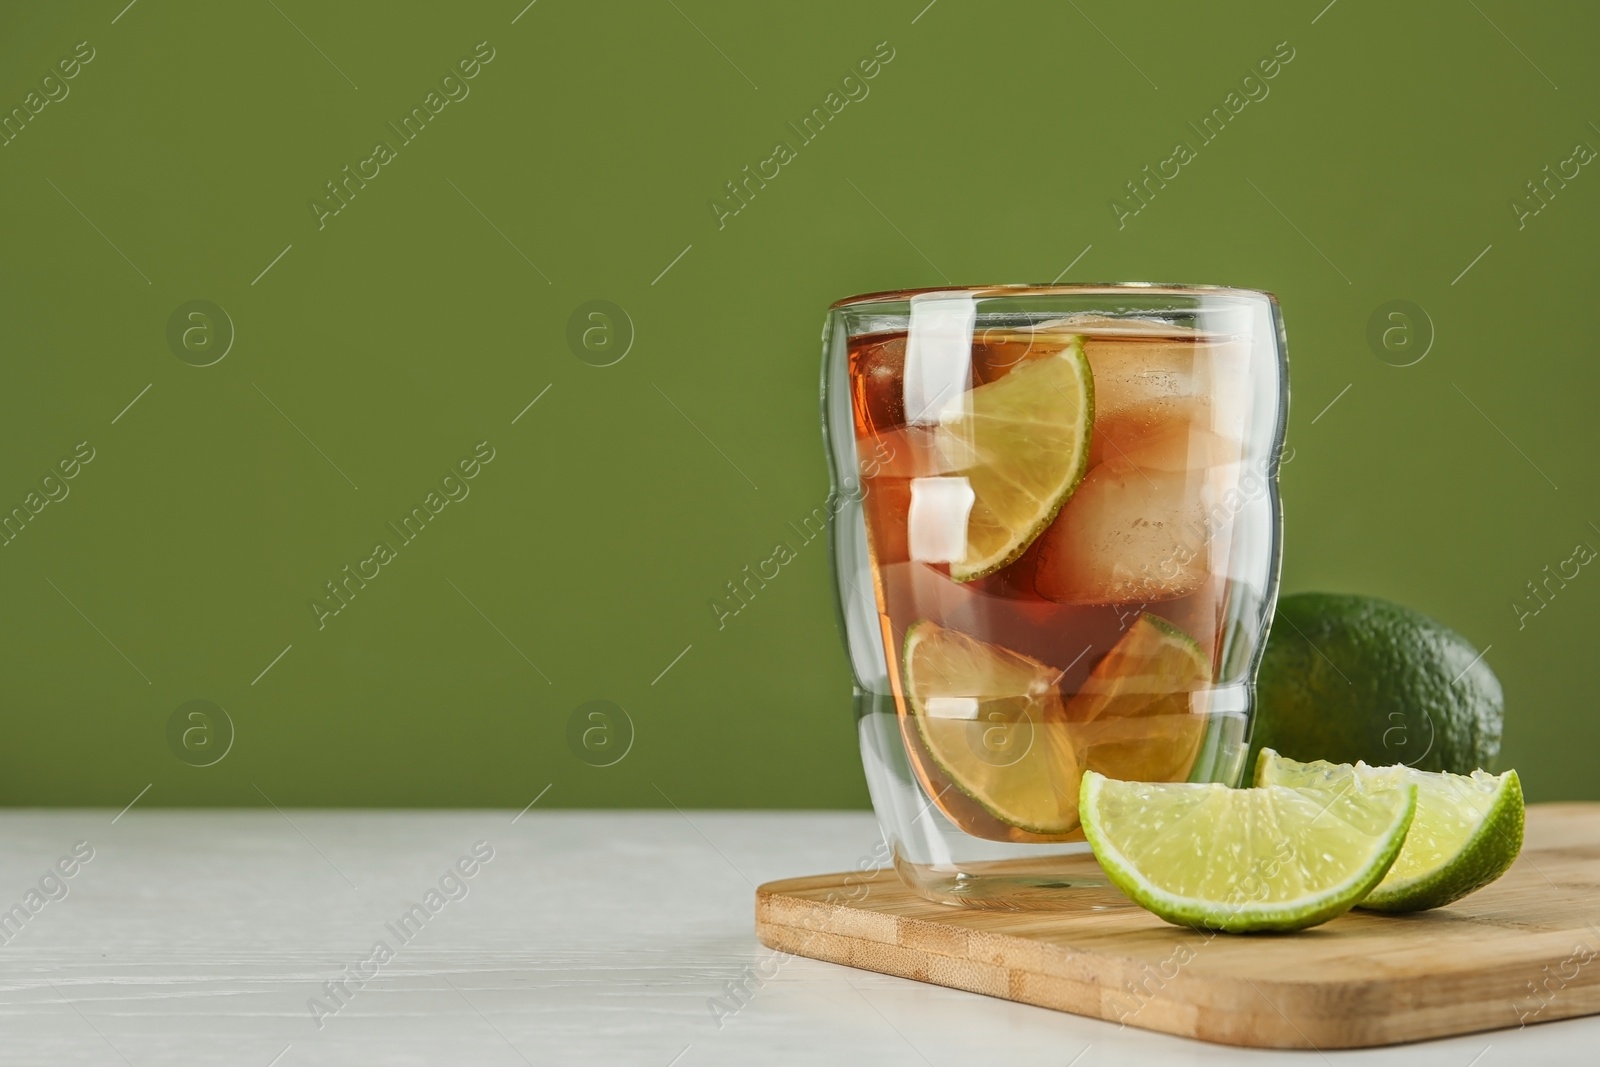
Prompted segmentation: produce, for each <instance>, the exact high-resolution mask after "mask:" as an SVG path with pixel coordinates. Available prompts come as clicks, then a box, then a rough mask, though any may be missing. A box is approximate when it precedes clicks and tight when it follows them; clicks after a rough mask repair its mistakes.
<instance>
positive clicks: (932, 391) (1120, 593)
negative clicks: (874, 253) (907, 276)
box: [823, 284, 1288, 907]
mask: <svg viewBox="0 0 1600 1067" xmlns="http://www.w3.org/2000/svg"><path fill="white" fill-rule="evenodd" d="M1287 397H1288V394H1287V365H1286V362H1285V355H1284V343H1283V329H1282V324H1281V321H1280V319H1279V315H1278V308H1277V304H1276V302H1275V301H1274V300H1273V298H1272V297H1271V296H1270V295H1269V294H1266V293H1259V292H1253V291H1249V290H1240V289H1226V288H1212V287H1201V286H1170V285H1148V284H1121V285H1070V286H1039V287H1029V286H995V287H987V288H974V289H939V290H926V291H917V292H898V293H881V294H872V295H868V296H860V297H852V298H850V299H848V300H842V301H840V302H839V303H837V304H835V305H834V306H833V308H832V309H831V310H830V312H829V316H828V324H827V330H826V334H825V338H824V368H823V414H824V422H825V438H826V442H827V446H828V451H829V454H830V459H831V463H832V470H833V479H834V488H835V491H836V493H837V494H838V500H839V505H838V506H837V510H836V513H835V514H836V517H835V519H834V525H833V531H832V545H833V552H834V569H835V574H836V577H837V584H838V593H839V602H840V606H841V609H842V614H843V621H844V630H845V634H846V639H847V643H848V646H849V652H850V659H851V663H852V666H853V669H854V672H855V679H856V688H855V704H856V716H857V725H858V729H859V733H860V740H861V755H862V762H863V764H864V765H865V769H866V773H867V781H868V785H869V788H870V790H871V794H872V802H873V807H874V808H875V809H876V811H877V815H878V819H879V821H880V823H881V824H882V826H883V830H884V833H885V836H886V837H887V839H888V841H889V844H890V846H891V847H892V849H893V855H894V860H895V865H896V867H897V868H898V870H899V871H900V874H901V875H902V877H904V878H905V880H906V881H907V883H908V884H910V885H911V886H912V887H913V888H915V889H917V890H918V891H920V892H921V893H923V894H924V895H926V896H928V897H931V898H933V899H936V900H942V901H946V902H950V903H963V904H971V905H977V906H988V907H1040V906H1044V907H1048V906H1052V905H1058V904H1062V903H1065V902H1066V901H1067V900H1069V899H1070V892H1068V890H1070V888H1071V886H1072V885H1073V884H1074V880H1073V878H1072V876H1071V872H1072V871H1073V870H1075V869H1076V870H1081V869H1082V868H1081V865H1078V866H1074V865H1072V864H1070V863H1068V862H1065V861H1064V858H1065V857H1068V856H1070V855H1072V854H1073V853H1078V852H1082V851H1084V850H1086V849H1087V847H1088V846H1087V845H1086V844H1085V843H1084V840H1083V834H1082V831H1081V830H1080V828H1079V824H1078V811H1077V807H1078V795H1079V785H1080V783H1081V780H1082V777H1083V775H1084V773H1085V772H1086V771H1088V770H1095V771H1098V772H1100V773H1102V774H1106V775H1108V776H1110V777H1114V778H1124V779H1130V780H1138V781H1193V782H1225V783H1229V784H1237V782H1238V780H1239V778H1240V775H1241V773H1242V771H1243V766H1242V763H1243V759H1244V754H1245V750H1246V746H1247V743H1248V739H1249V733H1250V723H1251V708H1252V703H1253V694H1254V683H1255V672H1256V665H1257V663H1258V661H1259V659H1260V655H1261V651H1262V648H1263V646H1264V643H1265V641H1266V637H1267V629H1268V626H1269V624H1270V622H1271V619H1272V612H1273V606H1274V602H1275V599H1276V595H1277V581H1278V557H1279V541H1280V526H1281V522H1280V513H1279V504H1278V491H1277V469H1278V465H1279V463H1280V461H1281V458H1282V457H1281V450H1282V439H1283V428H1284V419H1285V414H1286V406H1287Z"/></svg>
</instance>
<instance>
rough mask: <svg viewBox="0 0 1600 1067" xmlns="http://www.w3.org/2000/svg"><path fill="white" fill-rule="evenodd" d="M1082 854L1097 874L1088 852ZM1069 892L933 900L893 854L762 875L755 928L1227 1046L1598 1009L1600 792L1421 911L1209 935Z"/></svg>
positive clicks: (1465, 1028)
mask: <svg viewBox="0 0 1600 1067" xmlns="http://www.w3.org/2000/svg"><path fill="white" fill-rule="evenodd" d="M1072 861H1073V863H1074V864H1076V865H1078V866H1079V870H1078V872H1077V873H1079V874H1081V875H1083V876H1087V877H1094V876H1097V875H1099V874H1100V871H1099V868H1098V866H1097V865H1096V864H1095V862H1094V858H1093V857H1092V856H1088V855H1084V856H1080V857H1073V860H1072ZM847 878H848V879H849V882H848V883H847V882H846V879H847ZM1071 892H1073V893H1074V894H1077V896H1076V897H1075V901H1081V905H1082V906H1081V908H1074V909H1072V910H1065V911H1010V912H1008V911H986V910H977V909H970V908H958V907H951V906H948V905H943V904H935V903H933V902H931V901H928V900H926V899H924V898H922V897H919V896H917V895H916V894H915V893H913V892H912V891H911V890H910V889H907V888H906V887H905V885H904V884H903V883H902V882H901V881H900V878H899V876H898V875H896V874H895V873H894V872H893V871H892V870H884V871H875V872H870V873H867V874H862V873H859V872H857V873H853V874H831V875H820V876H817V877H813V878H793V879H788V880H785V881H781V882H769V883H768V884H766V885H764V886H762V887H761V888H760V889H758V890H756V934H757V936H758V937H759V938H760V939H761V943H762V944H764V945H767V946H768V947H770V948H774V949H779V950H782V951H785V952H790V953H794V954H797V955H801V956H809V957H812V958H813V959H819V960H827V961H828V962H831V963H842V964H845V965H847V966H851V967H861V968H865V969H867V970H872V971H879V972H882V973H884V974H893V975H899V976H900V977H902V978H914V979H916V980H918V981H921V982H932V983H934V984H936V985H943V986H950V987H951V988H954V989H965V990H968V991H970V992H973V993H984V994H987V995H989V996H992V997H1002V998H1004V999H1006V1000H1015V1001H1020V1002H1022V1003H1024V1004H1037V1005H1039V1006H1040V1007H1045V1008H1054V1009H1056V1010H1058V1011H1069V1012H1073V1013H1075V1014H1078V1015H1088V1016H1093V1017H1095V1018H1100V1019H1106V1020H1109V1021H1111V1022H1123V1023H1126V1024H1127V1025H1129V1026H1139V1027H1144V1028H1145V1029H1149V1030H1161V1031H1165V1032H1166V1033H1169V1034H1179V1035H1182V1036H1184V1037H1196V1038H1200V1039H1202V1040H1205V1041H1218V1042H1222V1043H1224V1044H1230V1045H1253V1046H1260V1047H1267V1048H1314V1049H1331V1048H1361V1047H1366V1046H1371V1045H1390V1044H1395V1043H1397V1042H1401V1041H1415V1040H1418V1039H1421V1038H1430V1037H1444V1036H1447V1035H1450V1034H1464V1033H1471V1032H1474V1031H1479V1030H1496V1029H1500V1028H1503V1027H1517V1026H1522V1025H1526V1024H1531V1023H1540V1022H1548V1021H1550V1020H1552V1019H1565V1018H1570V1017H1572V1016H1575V1015H1591V1014H1596V1013H1600V804H1539V805H1533V806H1531V807H1530V808H1529V809H1528V821H1527V833H1526V840H1525V843H1524V846H1523V851H1522V855H1521V857H1520V858H1519V859H1518V860H1517V862H1516V865H1515V866H1513V867H1512V868H1511V870H1510V871H1509V872H1507V873H1506V875H1505V877H1503V878H1501V879H1500V880H1499V881H1498V882H1496V883H1494V884H1493V885H1491V886H1488V887H1487V888H1485V889H1482V890H1479V891H1478V892H1477V893H1474V894H1472V895H1471V896H1469V897H1467V898H1466V899H1464V900H1462V901H1459V902H1458V903H1456V904H1454V905H1452V906H1450V907H1448V908H1440V909H1438V910H1435V911H1429V912H1421V913H1418V914H1415V915H1409V916H1385V915H1375V914H1368V913H1365V912H1360V911H1354V912H1350V913H1349V914H1347V915H1344V916H1342V917H1340V918H1338V919H1335V920H1333V921H1332V922H1330V923H1326V924H1324V925H1322V926H1318V927H1315V928H1313V929H1311V930H1304V931H1301V932H1299V933H1295V934H1248V935H1230V934H1208V933H1204V932H1201V931H1196V930H1185V929H1181V928H1179V927H1175V926H1169V925H1167V924H1166V923H1164V922H1162V921H1161V920H1160V919H1158V918H1156V917H1155V916H1154V915H1152V914H1150V913H1149V912H1147V911H1145V910H1143V909H1142V908H1140V907H1138V906H1137V905H1135V904H1134V903H1132V902H1131V901H1129V900H1128V899H1127V898H1126V897H1124V896H1123V895H1122V893H1121V892H1120V891H1118V890H1117V889H1116V888H1114V887H1111V886H1107V887H1106V888H1103V889H1077V890H1072V891H1071ZM852 897H853V898H856V899H855V900H854V901H853V902H851V898H852Z"/></svg>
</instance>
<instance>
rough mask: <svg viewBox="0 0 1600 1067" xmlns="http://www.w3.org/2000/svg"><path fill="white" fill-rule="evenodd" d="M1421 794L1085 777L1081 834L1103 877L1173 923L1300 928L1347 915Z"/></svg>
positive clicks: (1386, 859) (1378, 874)
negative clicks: (1090, 849)
mask: <svg viewBox="0 0 1600 1067" xmlns="http://www.w3.org/2000/svg"><path fill="white" fill-rule="evenodd" d="M1416 805H1417V791H1416V787H1415V786H1410V785H1407V786H1405V787H1403V788H1399V789H1385V790H1378V791H1373V792H1367V791H1364V790H1360V789H1349V790H1346V791H1343V792H1339V791H1335V790H1326V789H1293V788H1290V787H1288V786H1265V787H1263V788H1260V789H1230V788H1228V787H1227V786H1225V785H1213V784H1202V783H1188V782H1169V783H1165V784H1160V783H1151V782H1118V781H1115V780H1113V779H1111V778H1107V777H1105V776H1103V775H1100V774H1096V773H1095V772H1094V771H1088V772H1086V773H1085V774H1084V776H1083V793H1082V800H1081V803H1080V808H1081V810H1082V816H1083V832H1084V835H1085V836H1086V837H1088V839H1089V844H1090V845H1091V846H1092V847H1093V848H1094V854H1095V857H1096V858H1097V859H1098V860H1099V861H1100V866H1101V867H1103V868H1104V869H1105V872H1106V875H1107V877H1109V878H1110V879H1111V881H1112V882H1113V883H1115V884H1116V886H1117V888H1119V889H1121V890H1122V891H1123V892H1124V893H1126V894H1128V896H1129V897H1131V898H1133V900H1134V902H1135V903H1137V904H1139V905H1141V906H1142V907H1145V908H1148V909H1149V910H1150V911H1153V912H1155V913H1156V914H1157V915H1159V916H1160V917H1161V918H1163V919H1165V920H1166V921H1167V922H1169V923H1174V924H1176V925H1178V926H1192V927H1195V928H1196V929H1202V930H1225V931H1228V932H1230V933H1243V932H1246V931H1250V930H1300V929H1303V928H1305V927H1307V926H1315V925H1317V924H1318V923H1323V922H1327V921H1328V920H1329V919H1332V918H1334V917H1336V916H1339V915H1342V914H1344V913H1345V912H1346V911H1348V910H1349V909H1350V908H1351V907H1353V906H1354V905H1355V903H1356V902H1357V901H1359V900H1360V899H1361V898H1362V897H1364V896H1366V895H1367V893H1369V892H1370V891H1371V890H1372V888H1373V886H1375V885H1377V884H1378V882H1379V881H1381V880H1382V879H1383V876H1384V875H1385V874H1386V873H1387V872H1388V870H1389V866H1390V864H1392V863H1394V859H1395V857H1396V856H1397V855H1399V854H1400V846H1401V845H1402V844H1403V843H1404V842H1405V836H1406V830H1407V828H1408V827H1409V826H1410V825H1411V818H1412V815H1413V813H1414V812H1415V810H1416Z"/></svg>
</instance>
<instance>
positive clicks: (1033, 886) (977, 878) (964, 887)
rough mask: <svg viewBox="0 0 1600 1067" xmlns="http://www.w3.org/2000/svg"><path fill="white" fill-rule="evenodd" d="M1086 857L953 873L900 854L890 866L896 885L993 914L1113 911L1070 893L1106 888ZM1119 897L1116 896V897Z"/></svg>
mask: <svg viewBox="0 0 1600 1067" xmlns="http://www.w3.org/2000/svg"><path fill="white" fill-rule="evenodd" d="M1087 856H1088V853H1087V852H1086V851H1085V852H1082V853H1077V854H1070V855H1063V856H1056V857H1048V856H1041V857H1036V858H1033V859H1028V860H1020V861H1019V860H1012V861H1001V862H999V863H982V862H980V863H969V864H964V865H962V866H960V867H958V868H957V869H954V870H952V869H951V868H950V867H949V866H948V865H943V864H922V863H913V862H911V861H910V860H908V859H906V858H905V857H904V856H902V855H901V854H900V853H899V852H896V853H895V857H894V866H895V870H896V871H898V872H899V874H900V879H901V881H903V882H905V883H906V885H907V886H909V887H910V888H912V889H914V890H916V891H917V893H919V894H920V895H922V896H924V897H927V898H928V899H929V900H933V901H937V902H938V903H940V904H954V905H956V906H958V907H964V908H986V909H989V910H992V911H1063V910H1073V911H1081V910H1090V911H1100V910H1104V909H1107V908H1111V907H1115V905H1114V904H1108V903H1104V902H1101V901H1100V900H1099V899H1098V898H1091V897H1085V896H1082V895H1079V894H1076V893H1075V892H1074V891H1075V890H1081V889H1100V890H1106V889H1109V888H1110V885H1111V883H1110V882H1108V881H1106V878H1105V876H1104V875H1103V874H1101V873H1100V872H1099V869H1098V868H1097V867H1095V865H1094V864H1093V863H1092V862H1085V860H1086V858H1087ZM1116 896H1117V898H1118V899H1121V894H1116Z"/></svg>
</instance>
